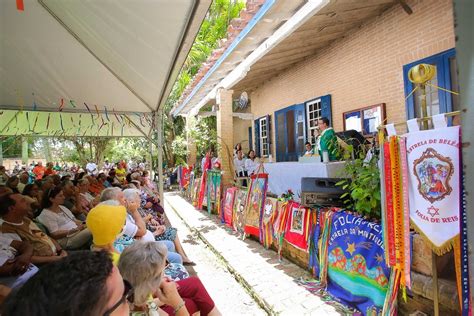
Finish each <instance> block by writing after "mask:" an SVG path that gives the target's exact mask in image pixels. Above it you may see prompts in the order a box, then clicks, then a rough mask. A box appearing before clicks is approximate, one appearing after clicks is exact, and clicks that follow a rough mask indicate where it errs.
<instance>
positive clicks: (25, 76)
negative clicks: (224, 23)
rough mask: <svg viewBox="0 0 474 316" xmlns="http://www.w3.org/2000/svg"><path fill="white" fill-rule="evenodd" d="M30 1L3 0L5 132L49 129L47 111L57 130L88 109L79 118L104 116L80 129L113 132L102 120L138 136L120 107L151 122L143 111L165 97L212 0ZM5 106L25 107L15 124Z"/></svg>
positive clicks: (0, 121) (73, 125)
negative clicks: (18, 3) (20, 7)
mask: <svg viewBox="0 0 474 316" xmlns="http://www.w3.org/2000/svg"><path fill="white" fill-rule="evenodd" d="M23 2H24V11H20V10H18V9H17V7H16V1H13V0H5V1H0V16H1V18H0V19H1V21H0V111H1V110H2V109H3V110H4V111H3V114H2V115H1V116H0V131H2V133H0V134H3V135H12V134H11V133H14V134H13V135H15V133H16V135H19V134H35V135H51V134H52V133H50V131H43V129H44V127H45V125H46V123H45V122H43V121H45V120H47V117H48V116H49V117H50V124H49V126H48V127H49V128H51V129H52V131H53V133H54V130H53V129H55V130H59V129H60V130H61V131H62V130H63V128H64V129H65V130H67V131H68V132H71V134H73V132H72V131H74V130H76V131H77V127H78V125H79V113H83V115H82V116H81V119H82V121H81V126H87V125H88V124H93V123H92V117H91V116H95V117H96V119H95V120H94V122H96V123H97V124H98V126H96V127H95V129H94V130H93V131H92V130H91V132H90V135H89V132H87V131H85V130H82V129H81V128H79V131H78V132H77V133H76V134H77V136H79V135H82V133H84V132H86V134H85V136H95V135H99V136H106V133H107V132H106V129H105V127H108V131H109V134H111V136H113V135H115V136H121V135H124V136H138V134H141V133H140V132H132V131H131V129H129V128H128V127H129V126H128V125H125V126H124V134H122V124H121V123H119V122H118V121H117V120H116V118H115V114H117V115H118V116H119V120H121V118H125V116H127V117H129V118H130V120H132V121H135V123H137V125H138V126H140V127H142V128H143V130H144V131H145V132H146V133H148V132H149V129H150V127H151V124H148V123H146V124H147V125H146V126H143V124H145V122H151V120H150V118H151V114H150V115H148V116H149V117H145V116H144V117H142V118H141V119H140V118H139V116H140V115H143V114H142V113H150V112H153V111H156V110H157V109H158V108H159V107H160V106H162V105H163V103H164V102H165V101H166V98H167V97H168V94H169V92H170V90H171V87H172V85H173V83H174V80H175V78H176V76H177V74H178V72H179V69H180V68H181V66H182V64H183V62H184V60H185V58H186V55H187V53H188V51H189V49H190V47H191V45H192V43H193V41H194V38H195V36H196V34H197V32H198V30H199V27H200V25H201V22H202V20H203V19H204V17H205V14H206V13H207V10H208V8H209V5H210V2H211V0H205V1H198V0H155V1H150V0H133V1H128V0H114V1H113V0H100V1H81V0H37V1H36V0H23ZM6 110H14V111H22V113H20V114H18V115H17V117H16V119H15V120H14V121H12V122H10V125H9V127H10V128H8V127H6V128H4V127H5V125H4V124H6V122H8V121H9V120H10V119H11V115H14V114H12V112H10V111H6ZM60 110H61V113H59V111H60ZM29 111H31V112H29ZM44 111H46V112H44ZM27 113H28V119H27ZM106 113H107V114H106ZM36 116H38V117H39V118H38V123H37V128H38V130H36V129H35V130H33V129H32V128H29V127H28V126H27V124H28V122H27V120H29V123H30V127H31V126H32V125H33V124H34V120H35V118H36ZM106 116H109V117H108V119H110V120H112V119H113V120H114V121H115V124H116V128H114V131H113V132H112V126H113V125H112V123H111V122H110V121H109V120H108V119H107V118H106ZM61 119H62V122H63V127H61V126H60V125H57V124H60V121H61ZM88 119H89V120H91V121H89V122H86V120H88ZM140 120H141V122H143V124H141V123H140ZM124 122H128V119H124ZM104 123H105V124H104ZM115 124H114V125H115ZM126 124H128V123H126ZM130 125H132V126H133V124H130ZM58 128H59V129H58ZM84 128H85V127H84ZM99 129H100V131H99ZM7 130H8V132H7ZM5 133H6V134H5ZM58 133H59V132H58ZM137 133H138V134H137Z"/></svg>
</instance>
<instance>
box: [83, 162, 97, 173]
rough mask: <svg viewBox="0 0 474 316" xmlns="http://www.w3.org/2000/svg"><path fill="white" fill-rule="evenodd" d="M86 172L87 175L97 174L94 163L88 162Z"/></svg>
mask: <svg viewBox="0 0 474 316" xmlns="http://www.w3.org/2000/svg"><path fill="white" fill-rule="evenodd" d="M86 171H87V174H89V175H94V174H95V173H96V172H97V165H96V163H95V162H93V161H92V160H89V162H88V163H87V165H86Z"/></svg>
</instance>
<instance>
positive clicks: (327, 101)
mask: <svg viewBox="0 0 474 316" xmlns="http://www.w3.org/2000/svg"><path fill="white" fill-rule="evenodd" d="M321 116H323V117H327V118H328V120H329V125H330V126H333V124H332V111H331V95H330V94H328V95H325V96H322V97H321Z"/></svg>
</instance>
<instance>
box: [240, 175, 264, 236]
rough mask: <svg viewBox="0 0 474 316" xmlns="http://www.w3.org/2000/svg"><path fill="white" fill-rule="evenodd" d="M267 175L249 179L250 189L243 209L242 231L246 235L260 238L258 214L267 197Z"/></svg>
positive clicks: (254, 176)
mask: <svg viewBox="0 0 474 316" xmlns="http://www.w3.org/2000/svg"><path fill="white" fill-rule="evenodd" d="M267 187H268V174H266V173H259V174H254V175H252V176H251V177H250V189H249V192H248V194H247V202H246V208H245V212H244V213H245V227H244V231H245V233H246V234H248V235H253V236H256V237H260V231H259V229H260V214H261V213H262V209H263V207H264V203H263V202H264V201H265V198H266V195H267Z"/></svg>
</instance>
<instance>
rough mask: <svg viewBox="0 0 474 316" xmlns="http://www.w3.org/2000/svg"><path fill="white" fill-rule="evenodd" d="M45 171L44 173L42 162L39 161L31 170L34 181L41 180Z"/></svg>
mask: <svg viewBox="0 0 474 316" xmlns="http://www.w3.org/2000/svg"><path fill="white" fill-rule="evenodd" d="M45 171H46V168H45V167H44V166H43V162H42V161H41V160H40V161H38V164H37V165H36V166H35V167H34V168H33V173H34V174H35V179H36V180H41V179H43V175H44V172H45Z"/></svg>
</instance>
